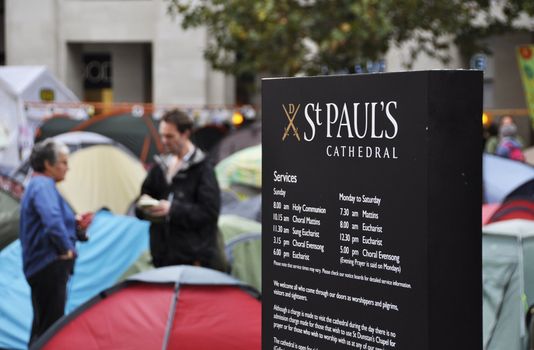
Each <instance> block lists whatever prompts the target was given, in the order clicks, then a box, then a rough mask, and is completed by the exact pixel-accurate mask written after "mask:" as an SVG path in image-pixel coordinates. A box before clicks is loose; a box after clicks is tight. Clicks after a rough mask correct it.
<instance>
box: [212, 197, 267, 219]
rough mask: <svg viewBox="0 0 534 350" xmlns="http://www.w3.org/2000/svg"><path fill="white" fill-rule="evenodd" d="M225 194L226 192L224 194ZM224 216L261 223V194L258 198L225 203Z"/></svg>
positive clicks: (222, 208)
mask: <svg viewBox="0 0 534 350" xmlns="http://www.w3.org/2000/svg"><path fill="white" fill-rule="evenodd" d="M223 193H225V192H223ZM221 214H222V215H225V214H227V215H237V216H241V217H243V218H246V219H250V220H255V221H257V222H261V194H258V195H256V196H253V197H250V198H247V199H244V200H239V199H237V198H236V199H235V200H233V201H228V202H227V203H225V202H223V205H222V207H221Z"/></svg>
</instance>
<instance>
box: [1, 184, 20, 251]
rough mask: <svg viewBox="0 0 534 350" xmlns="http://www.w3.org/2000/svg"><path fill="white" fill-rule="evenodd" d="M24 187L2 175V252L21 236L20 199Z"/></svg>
mask: <svg viewBox="0 0 534 350" xmlns="http://www.w3.org/2000/svg"><path fill="white" fill-rule="evenodd" d="M23 191H24V187H23V186H22V184H20V183H19V182H18V181H15V180H14V179H12V178H9V177H7V176H4V175H0V251H1V250H2V249H4V247H5V246H7V245H8V244H9V243H11V242H13V241H14V240H15V239H17V238H18V236H19V217H20V199H21V197H22V193H23Z"/></svg>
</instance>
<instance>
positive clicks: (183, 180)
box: [136, 110, 220, 267]
mask: <svg viewBox="0 0 534 350" xmlns="http://www.w3.org/2000/svg"><path fill="white" fill-rule="evenodd" d="M192 127H193V123H192V121H191V119H190V118H189V117H188V116H187V115H186V114H185V113H183V112H182V111H180V110H172V111H169V112H167V113H165V115H164V116H163V117H162V119H161V122H160V125H159V133H160V137H161V141H162V143H163V146H164V147H165V150H166V153H167V154H166V156H161V157H159V156H156V165H155V166H154V167H153V168H152V169H150V171H149V173H148V175H147V177H146V179H145V181H144V182H143V185H142V187H141V198H140V200H139V202H138V206H137V210H136V214H137V216H138V217H140V218H144V219H148V220H150V221H151V225H150V251H151V254H152V262H153V264H154V266H156V267H160V266H168V265H180V264H187V265H197V266H206V267H213V266H211V265H212V261H213V259H214V258H215V257H216V256H217V243H216V242H217V241H216V231H217V219H218V216H219V210H220V190H219V185H218V183H217V180H216V178H215V173H214V171H213V166H212V165H211V164H210V163H209V162H208V161H207V160H206V156H205V155H204V153H203V152H202V151H201V150H200V149H199V148H197V147H195V145H194V144H193V143H192V142H191V140H190V136H191V132H192ZM155 200H156V201H155Z"/></svg>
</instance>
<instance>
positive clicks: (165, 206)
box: [146, 199, 171, 217]
mask: <svg viewBox="0 0 534 350" xmlns="http://www.w3.org/2000/svg"><path fill="white" fill-rule="evenodd" d="M170 209H171V203H170V202H169V201H168V200H165V199H162V200H160V201H159V204H158V205H155V206H153V207H150V208H147V210H146V211H147V212H148V214H149V215H150V216H153V217H162V216H167V214H169V210H170Z"/></svg>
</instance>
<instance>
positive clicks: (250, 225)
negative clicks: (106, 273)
mask: <svg viewBox="0 0 534 350" xmlns="http://www.w3.org/2000/svg"><path fill="white" fill-rule="evenodd" d="M218 226H219V232H220V233H221V234H222V238H223V240H224V250H225V253H226V257H227V259H228V264H229V265H230V274H231V275H232V276H234V277H235V278H237V279H239V280H241V281H244V282H246V283H247V284H249V285H251V286H253V287H254V288H256V289H257V290H260V291H261V233H260V232H261V224H260V223H259V222H257V221H254V220H249V219H245V218H242V217H240V216H237V215H221V216H219V223H218ZM153 268H154V267H153V266H152V264H151V258H150V253H149V252H148V251H147V252H145V253H143V254H142V255H141V256H140V257H139V258H138V259H137V261H136V262H135V263H134V264H133V265H132V266H130V268H129V269H128V271H127V272H126V273H125V274H124V275H123V276H122V277H121V278H120V280H124V279H126V278H128V277H129V276H131V275H133V274H136V273H139V272H142V271H146V270H150V269H153Z"/></svg>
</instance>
